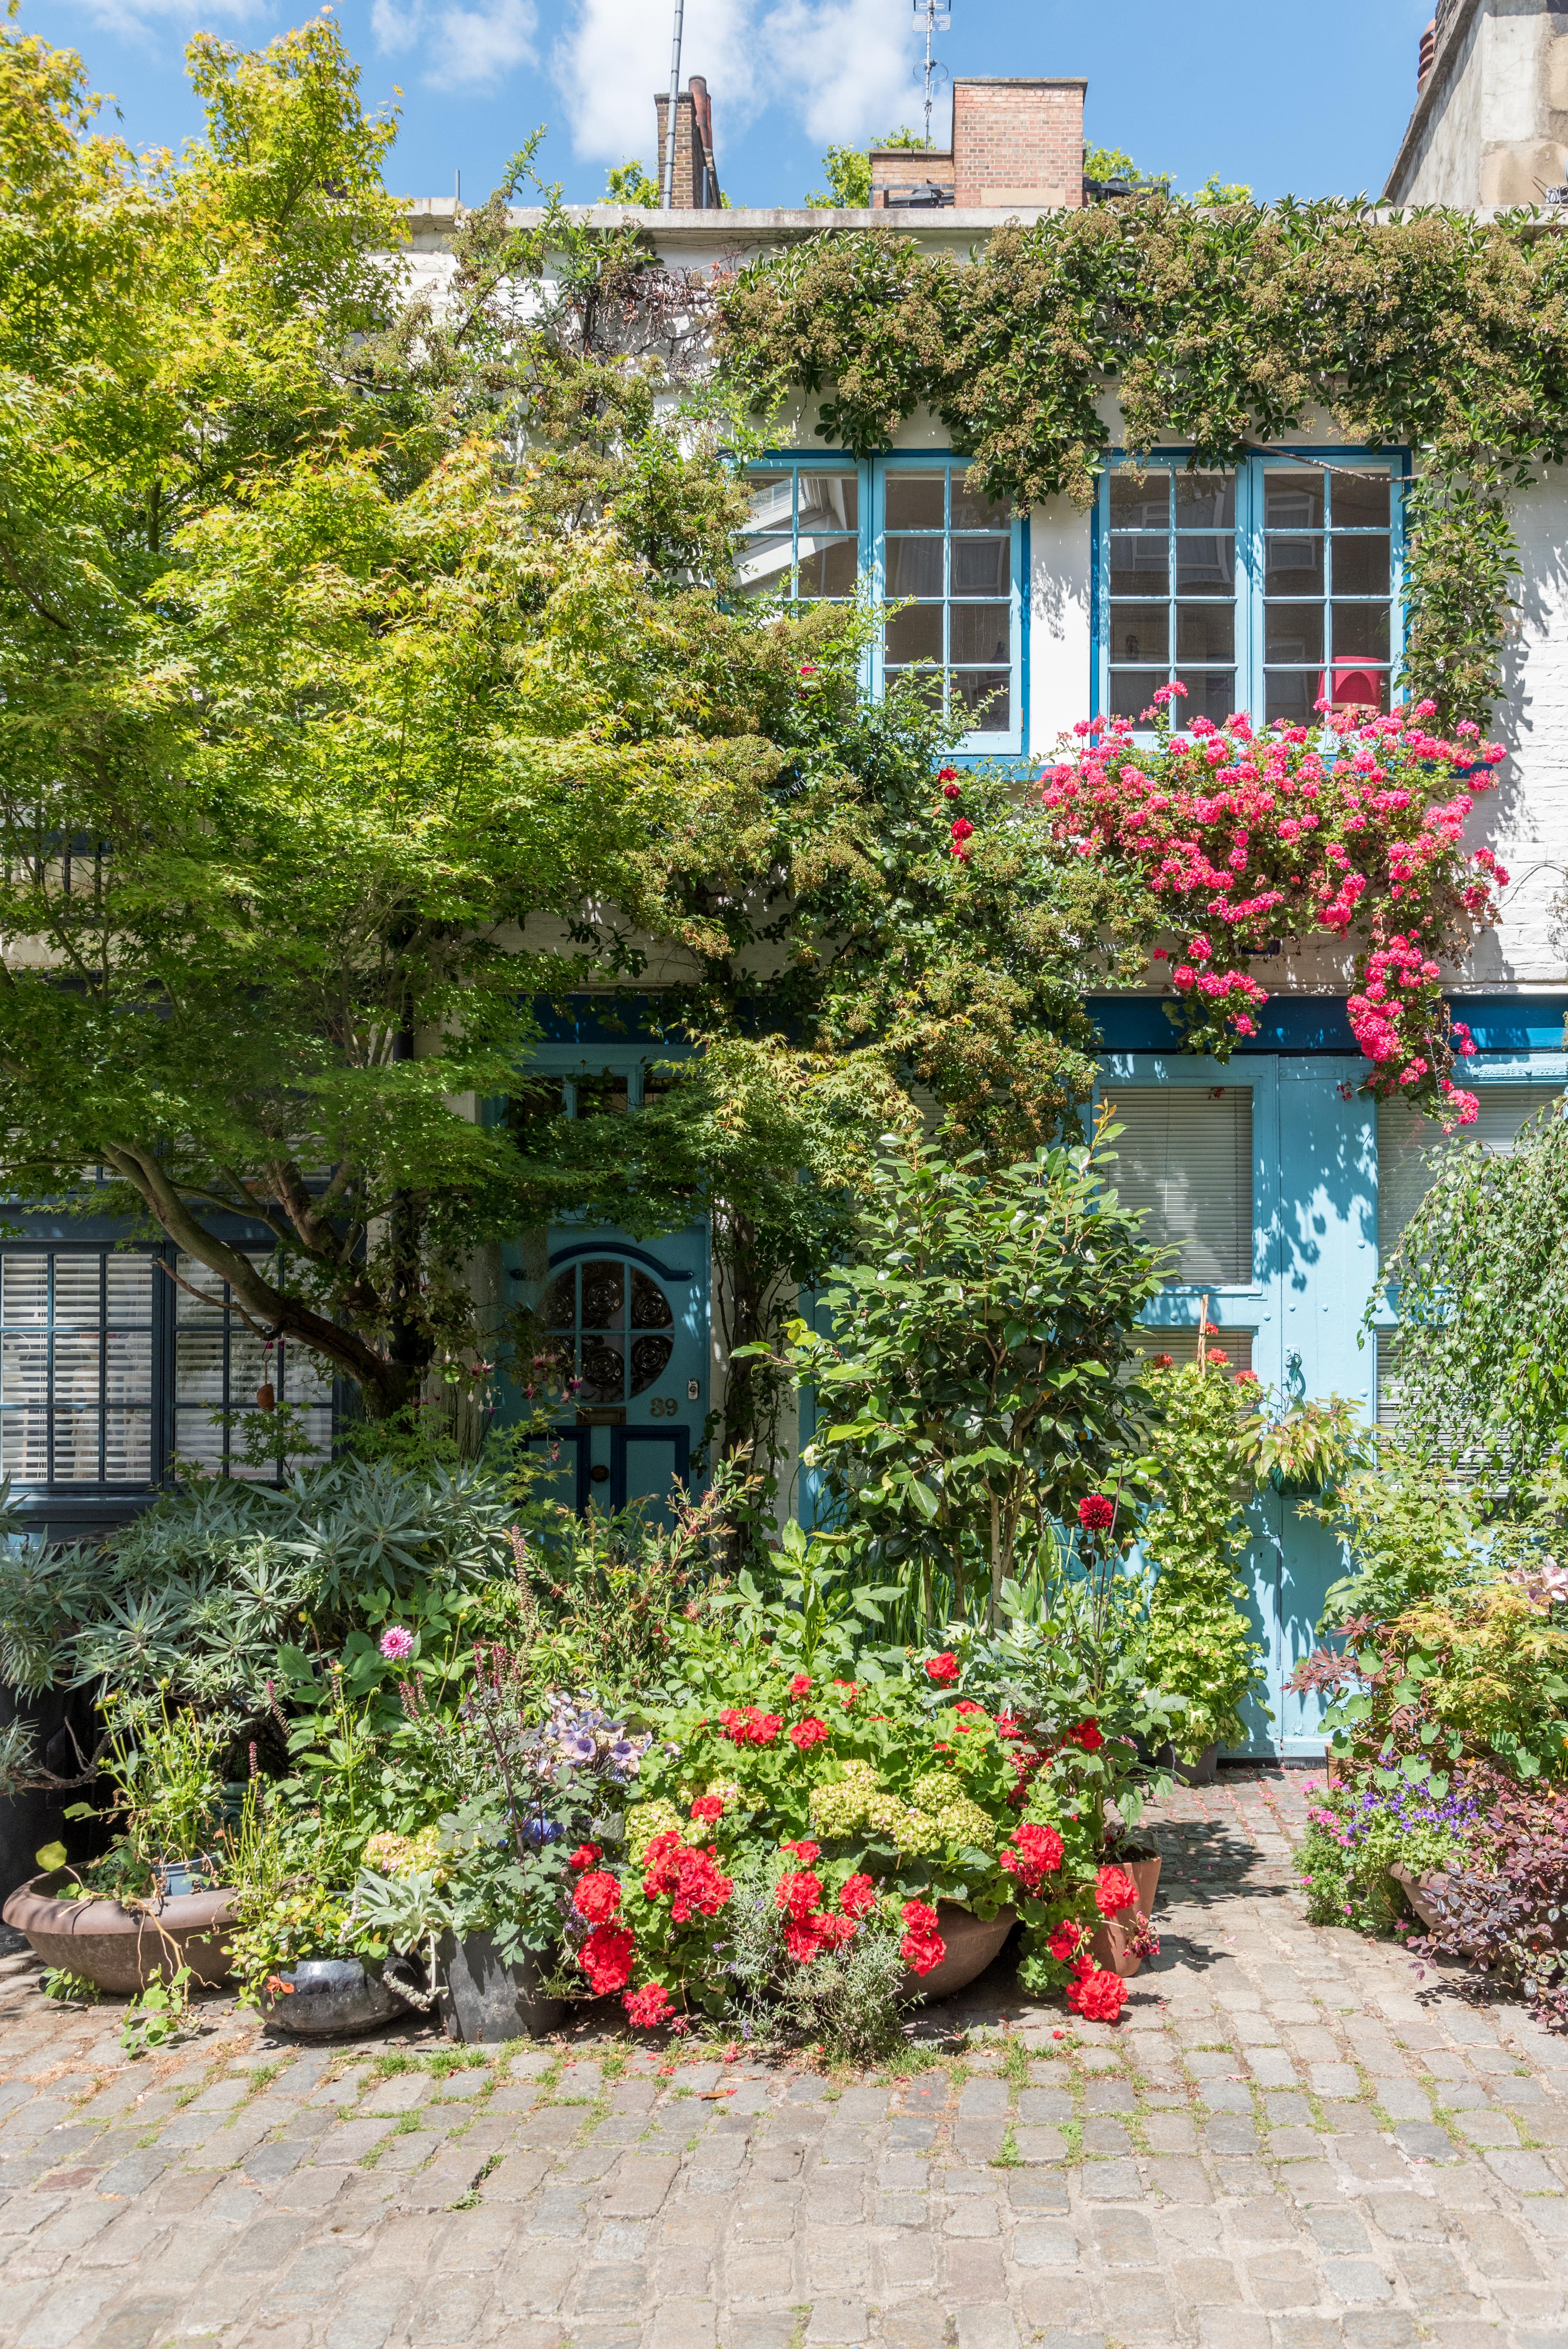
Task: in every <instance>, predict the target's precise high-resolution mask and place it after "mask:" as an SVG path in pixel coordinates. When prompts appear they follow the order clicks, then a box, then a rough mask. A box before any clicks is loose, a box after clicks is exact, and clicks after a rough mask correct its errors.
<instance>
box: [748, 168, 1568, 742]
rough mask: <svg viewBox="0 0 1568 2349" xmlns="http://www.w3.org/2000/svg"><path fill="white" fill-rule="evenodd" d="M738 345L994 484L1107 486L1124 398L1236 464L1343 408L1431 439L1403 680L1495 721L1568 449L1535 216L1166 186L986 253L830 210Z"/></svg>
mask: <svg viewBox="0 0 1568 2349" xmlns="http://www.w3.org/2000/svg"><path fill="white" fill-rule="evenodd" d="M718 308H719V349H720V353H721V357H722V362H723V365H724V367H725V369H726V371H727V374H728V376H729V378H730V379H731V380H732V381H733V382H734V383H736V384H738V386H739V388H741V389H742V390H743V391H744V392H745V394H746V395H747V396H748V398H749V399H750V400H751V401H752V402H753V403H754V404H755V406H757V407H758V409H763V408H766V407H768V406H769V405H770V404H771V403H772V401H773V400H774V399H775V398H778V397H779V395H780V394H781V393H783V392H784V391H786V390H787V389H789V388H791V387H799V388H804V389H805V390H806V391H808V392H810V393H812V394H815V395H818V396H819V397H820V418H819V422H818V426H817V430H818V432H819V434H820V437H821V438H822V439H824V440H827V441H828V442H830V444H831V445H832V446H834V447H836V448H843V449H848V450H852V451H854V453H855V454H856V455H859V456H865V455H869V454H871V453H872V452H873V451H875V450H880V449H885V448H886V447H888V446H889V445H890V443H891V441H892V438H893V435H894V433H895V432H896V430H897V429H898V427H899V425H900V424H901V423H902V422H903V420H904V419H906V418H908V417H909V416H911V415H912V414H913V412H914V410H915V409H917V408H919V407H921V406H925V407H927V408H929V409H931V410H932V411H933V412H934V414H935V415H936V416H937V417H938V418H939V419H941V421H942V422H943V424H944V425H945V427H946V428H947V430H948V431H949V433H950V434H951V435H952V438H953V442H954V446H955V447H956V448H960V449H964V450H967V451H968V452H969V453H970V454H971V456H972V458H973V460H974V478H975V482H976V486H983V487H984V488H985V490H986V491H987V492H989V494H990V495H992V496H993V497H1008V498H1011V499H1013V500H1015V501H1016V502H1017V503H1019V504H1020V505H1025V506H1028V505H1033V504H1037V503H1038V502H1041V501H1042V500H1044V499H1047V498H1050V497H1054V496H1057V495H1060V494H1065V495H1067V496H1068V497H1069V498H1070V499H1072V501H1073V502H1075V503H1076V504H1077V505H1078V506H1079V507H1080V508H1087V507H1088V504H1089V503H1090V502H1091V500H1092V498H1093V495H1094V489H1095V481H1096V477H1097V474H1098V472H1099V470H1100V468H1101V467H1102V465H1103V463H1104V460H1105V454H1106V451H1107V450H1108V448H1109V443H1110V431H1109V428H1108V426H1107V423H1106V421H1105V418H1104V416H1103V415H1102V413H1101V409H1102V406H1104V405H1106V404H1107V403H1108V401H1109V400H1112V399H1113V400H1114V401H1115V402H1117V403H1119V409H1120V413H1121V419H1122V445H1123V447H1124V448H1125V449H1126V450H1128V451H1129V452H1130V453H1131V454H1132V455H1133V456H1134V457H1137V456H1139V455H1141V454H1143V453H1144V452H1146V451H1147V450H1150V448H1151V447H1153V446H1154V444H1155V442H1156V441H1157V440H1159V439H1161V437H1162V436H1170V437H1172V438H1175V439H1178V440H1182V441H1184V442H1189V443H1190V444H1191V448H1192V450H1193V455H1194V460H1195V462H1196V463H1198V464H1200V465H1207V466H1228V465H1233V464H1234V463H1236V461H1237V460H1239V459H1240V458H1241V457H1242V456H1243V454H1245V453H1246V452H1247V451H1248V450H1255V449H1256V448H1258V447H1259V446H1260V445H1262V444H1264V443H1267V442H1271V441H1278V440H1284V439H1288V438H1293V437H1299V436H1301V435H1302V434H1303V433H1304V432H1305V429H1307V424H1308V419H1311V418H1312V417H1313V415H1314V413H1315V412H1324V411H1326V412H1327V413H1328V414H1329V415H1330V416H1332V418H1333V419H1334V421H1335V424H1336V426H1337V428H1338V429H1339V431H1340V432H1341V433H1342V434H1343V435H1344V436H1345V438H1346V440H1352V441H1356V442H1359V443H1364V444H1366V445H1367V446H1370V447H1373V448H1379V447H1382V448H1387V447H1399V448H1406V447H1408V448H1409V449H1411V450H1413V451H1414V456H1415V474H1416V477H1415V480H1414V481H1413V483H1412V485H1411V490H1410V494H1409V497H1408V501H1407V509H1406V512H1407V523H1408V536H1407V553H1406V653H1405V672H1404V680H1403V681H1404V682H1405V683H1406V684H1407V685H1408V686H1409V688H1411V690H1412V691H1413V692H1414V693H1416V694H1418V695H1422V696H1426V697H1429V698H1430V699H1431V700H1432V701H1433V702H1434V703H1435V704H1436V707H1437V711H1438V718H1439V724H1441V725H1443V726H1446V727H1450V728H1451V727H1452V726H1453V725H1454V724H1456V723H1457V722H1458V721H1459V720H1460V719H1463V718H1470V719H1477V720H1480V721H1482V722H1484V720H1485V719H1486V718H1487V716H1488V714H1489V712H1490V709H1491V705H1492V703H1493V701H1494V700H1495V699H1496V698H1497V694H1498V691H1499V683H1500V667H1501V653H1502V647H1503V643H1504V639H1505V637H1506V635H1507V632H1508V628H1509V626H1510V619H1511V606H1512V600H1513V580H1514V577H1515V574H1517V571H1518V567H1519V566H1518V558H1517V555H1516V553H1515V547H1514V539H1513V532H1512V527H1511V521H1510V517H1509V496H1510V492H1511V491H1512V490H1514V489H1516V488H1519V487H1521V486H1522V485H1523V484H1524V483H1526V482H1527V481H1530V480H1531V479H1532V476H1533V473H1534V471H1535V470H1536V469H1537V468H1538V467H1539V466H1540V465H1542V464H1544V463H1560V462H1561V461H1562V460H1563V455H1564V452H1565V450H1568V244H1565V243H1564V240H1563V237H1562V236H1560V235H1558V234H1556V233H1553V232H1552V231H1551V230H1549V229H1546V228H1543V226H1542V223H1541V222H1537V221H1534V220H1532V217H1531V216H1530V215H1528V214H1512V215H1508V216H1505V217H1503V218H1501V219H1500V220H1498V221H1495V222H1480V221H1477V220H1474V219H1472V218H1470V216H1469V215H1467V214H1465V213H1462V212H1438V211H1429V212H1413V213H1408V214H1405V215H1401V216H1397V217H1395V218H1392V219H1381V220H1380V219H1378V218H1377V216H1376V215H1374V214H1373V213H1371V212H1367V211H1366V210H1365V209H1363V208H1362V207H1361V206H1359V205H1357V204H1356V203H1353V202H1338V201H1335V202H1319V203H1296V202H1288V201H1287V202H1284V203H1282V204H1279V205H1275V206H1270V207H1267V208H1264V207H1263V206H1260V205H1256V204H1253V203H1234V204H1226V205H1221V206H1218V207H1213V208H1206V209H1203V208H1197V207H1194V206H1193V205H1191V204H1188V203H1183V202H1181V201H1179V200H1175V199H1171V198H1170V197H1167V196H1165V195H1163V194H1160V193H1155V194H1148V193H1145V194H1142V195H1140V196H1139V197H1138V198H1136V199H1134V200H1130V201H1127V202H1111V203H1107V204H1100V205H1096V206H1093V207H1091V208H1089V209H1088V210H1085V211H1081V212H1056V213H1052V214H1049V215H1047V217H1046V218H1044V219H1042V220H1040V221H1038V222H1034V223H1032V224H1030V225H1028V226H1011V227H1005V228H1003V229H1001V230H999V231H998V232H997V233H996V234H995V237H994V238H992V240H991V241H990V243H988V244H987V245H985V246H984V247H982V248H978V249H976V250H975V252H974V254H972V255H971V256H970V258H969V259H968V260H967V261H962V262H961V261H959V260H957V259H955V258H954V257H953V256H952V255H949V254H929V253H923V252H921V251H919V250H918V249H917V248H916V247H915V245H914V244H913V242H912V241H911V240H910V239H909V238H908V237H907V236H906V235H903V234H900V233H896V232H892V231H887V230H871V231H855V232H851V233H831V232H830V233H827V234H825V235H823V236H820V237H817V238H813V239H811V240H810V242H808V243H804V244H800V245H797V246H794V247H791V248H789V250H787V251H785V252H783V253H779V254H769V255H767V256H765V257H763V258H762V259H760V260H758V261H757V262H755V263H753V264H750V265H749V266H748V267H747V268H746V269H744V270H742V271H740V272H739V273H738V274H736V275H735V276H734V277H733V278H731V279H730V280H729V282H728V283H727V285H725V286H724V287H723V288H722V290H721V292H720V295H719V303H718Z"/></svg>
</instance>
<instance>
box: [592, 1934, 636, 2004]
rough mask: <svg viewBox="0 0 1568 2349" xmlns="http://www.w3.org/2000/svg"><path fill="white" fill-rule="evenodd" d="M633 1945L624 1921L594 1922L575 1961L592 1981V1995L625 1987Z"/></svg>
mask: <svg viewBox="0 0 1568 2349" xmlns="http://www.w3.org/2000/svg"><path fill="white" fill-rule="evenodd" d="M635 1949H636V1943H635V1942H634V1940H633V1939H632V1936H631V1934H630V1933H629V1932H628V1931H627V1930H626V1928H625V1927H624V1925H595V1927H594V1928H593V1931H592V1932H591V1933H590V1934H589V1936H588V1939H587V1940H585V1941H584V1942H583V1947H582V1948H581V1949H580V1950H579V1951H578V1952H577V1962H578V1964H579V1965H580V1966H581V1967H582V1969H583V1972H584V1973H585V1974H586V1975H587V1977H588V1980H589V1982H591V1983H592V1984H593V1995H594V1997H595V1998H603V1997H604V1996H605V1995H606V1994H607V1993H608V1992H610V1991H613V1990H624V1988H625V1986H626V1983H627V1982H629V1981H630V1979H631V1973H632V1958H633V1954H634V1951H635Z"/></svg>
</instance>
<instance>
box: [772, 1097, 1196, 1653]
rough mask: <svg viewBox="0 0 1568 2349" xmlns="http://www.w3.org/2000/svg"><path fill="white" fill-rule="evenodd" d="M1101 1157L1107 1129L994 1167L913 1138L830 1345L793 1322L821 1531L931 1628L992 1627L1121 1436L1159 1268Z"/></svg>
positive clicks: (865, 1228) (869, 1232) (887, 1174)
mask: <svg viewBox="0 0 1568 2349" xmlns="http://www.w3.org/2000/svg"><path fill="white" fill-rule="evenodd" d="M1108 1159H1109V1149H1108V1146H1107V1143H1106V1140H1105V1137H1104V1136H1103V1134H1102V1135H1101V1136H1099V1137H1097V1140H1096V1141H1095V1143H1093V1144H1092V1145H1090V1146H1088V1147H1084V1146H1078V1147H1064V1148H1059V1149H1056V1150H1052V1151H1049V1152H1045V1151H1042V1152H1040V1153H1039V1154H1037V1156H1036V1157H1035V1158H1033V1159H1030V1160H1027V1161H1026V1162H1023V1163H1021V1164H1017V1165H1014V1166H1011V1167H1008V1168H1006V1169H1004V1170H1002V1171H1000V1172H993V1171H992V1170H990V1169H989V1168H987V1166H986V1165H985V1162H984V1160H983V1159H982V1158H981V1157H980V1156H979V1155H978V1154H969V1155H968V1156H965V1157H964V1158H962V1159H959V1160H957V1161H953V1160H949V1159H948V1158H946V1157H944V1155H943V1154H942V1153H941V1152H940V1151H939V1150H937V1149H935V1148H934V1147H933V1146H931V1145H930V1144H927V1143H924V1142H922V1141H918V1140H911V1141H909V1142H908V1143H906V1144H904V1145H903V1148H902V1150H901V1151H900V1152H899V1154H897V1155H893V1156H889V1157H887V1158H885V1159H883V1160H882V1162H881V1163H880V1164H879V1165H878V1168H877V1172H876V1177H875V1184H876V1188H875V1193H874V1195H873V1198H872V1202H871V1203H870V1204H869V1205H868V1207H867V1211H866V1214H865V1217H864V1220H863V1224H862V1227H861V1239H860V1245H859V1248H858V1251H857V1257H856V1260H855V1261H854V1262H852V1263H851V1264H849V1265H847V1266H845V1267H843V1268H841V1270H839V1271H837V1272H835V1273H834V1274H833V1276H832V1278H830V1281H829V1283H828V1287H827V1293H826V1303H827V1306H828V1309H829V1313H830V1319H831V1325H832V1326H831V1334H830V1335H823V1334H820V1333H819V1332H818V1331H816V1330H812V1329H811V1328H810V1327H809V1326H808V1325H807V1324H806V1323H805V1322H803V1321H798V1322H794V1323H791V1325H790V1327H789V1344H788V1348H787V1350H786V1353H785V1357H784V1359H785V1361H786V1362H787V1363H788V1366H789V1370H790V1371H791V1372H792V1373H793V1375H794V1376H795V1377H796V1378H797V1379H798V1380H799V1381H800V1382H801V1383H802V1384H809V1385H810V1389H811V1392H812V1395H813V1398H814V1401H815V1405H816V1411H817V1417H818V1424H819V1429H820V1433H818V1434H817V1436H816V1437H815V1438H814V1439H813V1441H812V1443H811V1445H810V1448H809V1450H808V1452H807V1453H806V1454H805V1458H806V1461H807V1464H809V1465H810V1466H811V1467H813V1468H814V1469H816V1470H817V1472H818V1473H819V1475H820V1477H821V1479H822V1482H823V1485H824V1487H825V1490H826V1494H827V1496H828V1501H829V1524H830V1528H831V1529H832V1530H833V1531H835V1532H838V1533H841V1534H843V1535H845V1536H847V1537H849V1543H848V1549H847V1554H848V1555H853V1556H856V1557H859V1558H862V1559H863V1560H864V1561H865V1568H866V1570H868V1571H869V1572H871V1573H873V1574H877V1575H878V1576H879V1578H890V1577H891V1575H892V1574H896V1575H897V1576H898V1577H899V1578H901V1579H905V1580H906V1582H907V1584H908V1586H909V1588H910V1593H911V1598H912V1599H913V1600H915V1602H916V1605H917V1608H918V1619H920V1620H923V1622H924V1623H925V1624H926V1625H927V1626H931V1625H934V1623H935V1622H936V1621H937V1620H939V1619H947V1618H948V1617H950V1616H951V1617H954V1618H956V1617H961V1616H964V1615H966V1614H969V1613H984V1614H985V1618H986V1619H987V1621H988V1622H990V1623H991V1624H993V1625H994V1624H995V1621H996V1619H997V1613H998V1609H999V1607H1000V1603H1001V1594H1002V1589H1003V1587H1004V1585H1005V1584H1006V1583H1007V1582H1008V1581H1012V1580H1016V1578H1017V1577H1018V1572H1019V1561H1020V1557H1021V1555H1023V1554H1026V1553H1032V1551H1033V1549H1034V1548H1035V1547H1037V1545H1038V1544H1039V1542H1040V1541H1041V1540H1042V1539H1043V1538H1044V1537H1045V1529H1046V1526H1047V1521H1048V1520H1049V1519H1050V1518H1051V1517H1053V1516H1059V1515H1060V1514H1061V1513H1062V1512H1063V1511H1064V1510H1067V1509H1069V1508H1070V1507H1071V1506H1073V1505H1074V1504H1076V1501H1077V1499H1078V1495H1080V1494H1082V1493H1083V1492H1085V1491H1086V1490H1087V1489H1088V1487H1089V1486H1090V1485H1094V1484H1096V1483H1097V1482H1098V1481H1099V1478H1100V1476H1101V1475H1102V1474H1103V1473H1104V1472H1105V1471H1106V1469H1107V1468H1108V1467H1109V1464H1110V1462H1111V1460H1112V1458H1113V1457H1114V1456H1115V1454H1117V1452H1118V1451H1119V1449H1121V1448H1122V1447H1123V1446H1124V1445H1125V1444H1126V1443H1127V1442H1128V1440H1129V1438H1130V1435H1131V1433H1132V1432H1133V1429H1134V1426H1135V1413H1136V1412H1137V1409H1138V1406H1139V1403H1140V1390H1139V1389H1138V1388H1137V1387H1136V1386H1134V1385H1130V1384H1129V1383H1128V1382H1127V1378H1126V1374H1127V1373H1129V1372H1130V1371H1131V1370H1132V1368H1133V1366H1134V1360H1135V1355H1134V1346H1135V1336H1134V1333H1135V1329H1136V1324H1137V1318H1138V1314H1139V1310H1140V1308H1141V1306H1142V1305H1143V1304H1144V1303H1146V1302H1147V1300H1148V1299H1150V1298H1151V1297H1153V1296H1154V1295H1155V1294H1156V1293H1157V1292H1158V1289H1159V1287H1160V1277H1159V1273H1158V1270H1157V1267H1156V1254H1157V1252H1155V1251H1151V1250H1150V1248H1148V1247H1145V1246H1144V1244H1143V1243H1142V1242H1141V1240H1140V1237H1139V1235H1138V1220H1139V1219H1138V1217H1137V1216H1130V1215H1129V1214H1127V1213H1126V1212H1125V1211H1124V1210H1123V1209H1122V1208H1121V1207H1120V1206H1119V1203H1118V1202H1117V1200H1116V1198H1115V1195H1114V1194H1113V1193H1111V1192H1110V1191H1109V1188H1108V1185H1107V1180H1106V1174H1107V1162H1108ZM823 1423H825V1425H824V1424H823ZM939 1609H940V1613H939ZM912 1611H913V1610H912Z"/></svg>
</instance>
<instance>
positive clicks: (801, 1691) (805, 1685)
mask: <svg viewBox="0 0 1568 2349" xmlns="http://www.w3.org/2000/svg"><path fill="white" fill-rule="evenodd" d="M810 1685H811V1675H810V1672H797V1673H796V1675H795V1677H794V1679H793V1680H792V1681H791V1682H790V1683H789V1693H790V1695H791V1696H804V1695H805V1694H806V1693H807V1692H808V1691H809V1689H810Z"/></svg>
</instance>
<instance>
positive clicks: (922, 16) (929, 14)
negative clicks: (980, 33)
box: [913, 0, 953, 147]
mask: <svg viewBox="0 0 1568 2349" xmlns="http://www.w3.org/2000/svg"><path fill="white" fill-rule="evenodd" d="M913 5H914V23H915V29H916V31H917V32H923V34H924V35H925V67H924V74H925V143H926V145H927V146H928V147H929V146H930V144H931V107H932V98H933V95H934V91H935V88H936V78H937V76H938V74H940V73H941V71H942V67H941V66H940V65H939V64H938V63H937V60H936V59H935V57H933V55H932V53H931V44H932V41H933V39H934V37H935V36H936V35H937V34H938V33H945V32H947V31H948V30H949V29H950V28H951V26H952V23H953V5H952V0H913Z"/></svg>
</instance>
